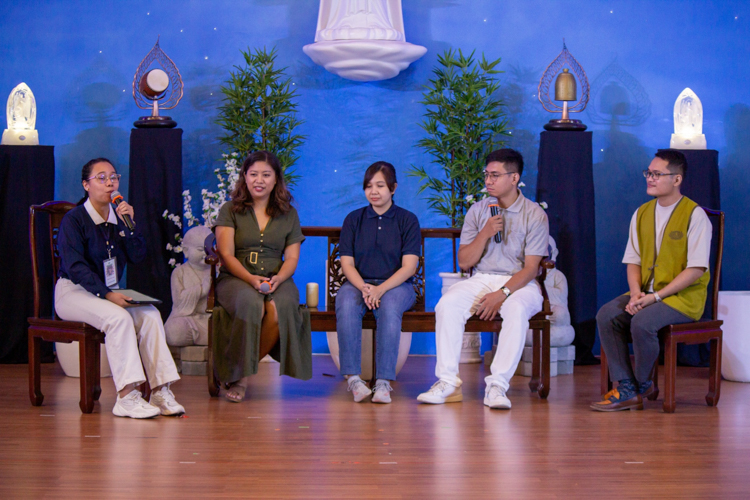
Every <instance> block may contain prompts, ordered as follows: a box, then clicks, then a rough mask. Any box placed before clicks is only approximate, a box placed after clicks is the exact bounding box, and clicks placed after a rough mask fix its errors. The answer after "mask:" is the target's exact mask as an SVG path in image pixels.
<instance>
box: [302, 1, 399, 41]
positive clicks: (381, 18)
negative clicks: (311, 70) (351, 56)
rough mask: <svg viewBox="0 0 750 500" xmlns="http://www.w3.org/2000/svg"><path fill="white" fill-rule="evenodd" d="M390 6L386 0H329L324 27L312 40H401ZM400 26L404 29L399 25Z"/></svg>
mask: <svg viewBox="0 0 750 500" xmlns="http://www.w3.org/2000/svg"><path fill="white" fill-rule="evenodd" d="M394 7H395V5H394ZM399 7H400V5H399ZM389 8H390V6H389V2H388V1H387V0H353V1H347V0H331V3H330V10H329V12H328V15H327V17H328V20H327V22H326V27H325V28H323V29H319V30H318V32H317V33H315V41H316V42H318V41H321V40H398V41H403V40H404V35H403V33H401V32H400V31H399V30H398V28H394V26H393V22H392V21H391V19H392V18H393V17H395V16H392V14H391V12H389ZM321 13H322V12H321ZM399 14H400V11H399ZM399 28H401V29H402V30H403V27H402V26H400V27H399Z"/></svg>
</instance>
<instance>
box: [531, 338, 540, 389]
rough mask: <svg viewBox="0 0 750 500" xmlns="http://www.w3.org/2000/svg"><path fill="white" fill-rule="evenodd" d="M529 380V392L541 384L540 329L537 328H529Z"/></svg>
mask: <svg viewBox="0 0 750 500" xmlns="http://www.w3.org/2000/svg"><path fill="white" fill-rule="evenodd" d="M531 353H532V362H531V380H530V381H529V389H531V392H537V391H539V389H540V386H541V377H542V370H541V365H542V356H541V354H542V331H541V330H538V329H534V330H531Z"/></svg>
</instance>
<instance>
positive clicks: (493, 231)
mask: <svg viewBox="0 0 750 500" xmlns="http://www.w3.org/2000/svg"><path fill="white" fill-rule="evenodd" d="M485 163H486V167H485V172H484V179H485V181H484V182H485V186H486V188H487V194H488V195H489V197H487V198H485V199H484V200H482V201H479V202H477V203H475V204H474V205H472V206H471V208H470V209H469V211H468V212H467V213H466V217H465V219H464V225H463V227H462V228H461V245H460V247H459V250H458V264H459V266H460V267H461V269H471V268H474V274H473V276H472V277H471V278H469V279H467V280H464V281H461V282H459V283H456V284H455V285H453V286H452V287H450V289H449V290H448V291H447V292H446V293H445V295H443V297H442V298H441V299H440V301H439V302H438V304H437V306H436V307H435V321H436V326H435V329H436V331H435V342H436V347H437V364H436V366H435V375H436V376H437V378H438V381H437V382H435V384H434V385H433V386H432V387H431V388H430V390H428V391H427V392H424V393H422V394H420V395H419V397H418V398H417V400H419V401H421V402H422V403H431V404H442V403H455V402H458V401H461V400H462V399H463V394H462V393H461V379H460V378H459V376H458V363H459V360H460V358H461V343H462V339H463V333H464V327H465V325H466V321H467V320H468V319H469V318H470V317H471V315H472V314H475V313H476V315H477V316H479V317H480V318H481V319H483V320H488V319H492V318H494V317H495V315H496V314H497V313H498V311H499V312H500V316H501V317H502V319H503V327H502V330H501V331H500V333H499V336H498V342H497V352H496V354H495V358H494V359H493V361H492V365H491V366H490V372H491V374H490V375H488V376H487V377H485V382H486V384H487V389H486V390H485V396H484V404H485V405H486V406H489V407H490V408H498V409H510V400H509V399H508V397H507V396H506V395H505V393H506V392H507V390H508V386H509V382H510V379H511V377H512V376H513V374H514V373H515V371H516V367H517V366H518V362H519V360H520V359H521V354H522V353H523V348H524V345H525V342H526V330H528V328H529V318H531V317H532V316H534V315H535V314H537V313H538V312H539V311H541V310H542V294H541V292H540V290H539V285H538V284H537V283H536V281H535V280H534V278H535V277H536V275H537V272H538V271H539V263H540V262H541V260H542V258H543V257H545V256H546V255H547V245H548V243H549V222H548V220H547V214H546V213H544V210H543V209H542V208H541V207H540V206H539V205H537V204H536V203H534V202H533V201H531V200H528V199H527V198H526V197H524V195H523V194H522V193H521V191H520V190H519V189H518V182H519V180H520V179H521V174H522V173H523V157H522V156H521V154H520V153H518V152H517V151H514V150H512V149H499V150H497V151H493V152H492V153H490V154H489V155H487V158H486V159H485ZM491 205H494V206H495V207H494V208H495V209H496V210H497V215H493V214H492V212H491V208H490V207H491Z"/></svg>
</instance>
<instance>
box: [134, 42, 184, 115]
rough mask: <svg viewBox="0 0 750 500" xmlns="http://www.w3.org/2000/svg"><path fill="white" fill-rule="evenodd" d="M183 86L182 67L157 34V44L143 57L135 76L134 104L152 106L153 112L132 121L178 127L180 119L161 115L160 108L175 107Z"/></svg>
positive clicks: (142, 107)
mask: <svg viewBox="0 0 750 500" xmlns="http://www.w3.org/2000/svg"><path fill="white" fill-rule="evenodd" d="M153 66H160V67H153ZM182 87H183V85H182V77H181V76H180V70H178V69H177V66H175V64H174V62H172V60H171V59H170V58H169V56H167V54H165V53H164V51H163V50H161V47H159V39H158V38H157V39H156V45H154V48H152V49H151V51H150V52H149V53H148V54H146V57H144V58H143V61H141V64H139V65H138V69H137V70H136V72H135V76H134V77H133V99H135V104H136V105H137V106H138V107H139V108H141V109H150V110H151V116H141V117H140V118H139V119H138V120H137V121H136V122H134V123H133V125H135V126H136V127H138V128H174V127H176V126H177V122H176V121H174V120H172V118H170V117H169V116H160V115H159V108H161V109H172V108H174V107H175V106H177V103H179V102H180V99H182ZM160 101H161V104H159V102H160Z"/></svg>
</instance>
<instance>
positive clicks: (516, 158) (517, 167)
mask: <svg viewBox="0 0 750 500" xmlns="http://www.w3.org/2000/svg"><path fill="white" fill-rule="evenodd" d="M493 161H496V162H499V163H502V164H503V165H505V170H506V171H508V172H518V175H519V177H520V176H521V174H523V156H521V153H519V152H518V151H516V150H515V149H510V148H504V149H496V150H495V151H493V152H492V153H490V154H488V155H487V158H486V159H485V160H484V164H485V166H486V165H489V164H490V163H492V162H493Z"/></svg>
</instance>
